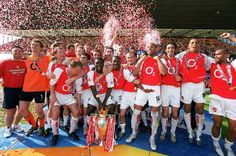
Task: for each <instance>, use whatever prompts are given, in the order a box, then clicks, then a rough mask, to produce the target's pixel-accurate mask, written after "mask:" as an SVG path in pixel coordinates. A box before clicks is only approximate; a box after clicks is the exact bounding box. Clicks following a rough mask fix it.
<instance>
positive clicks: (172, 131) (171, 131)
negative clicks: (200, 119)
mask: <svg viewBox="0 0 236 156" xmlns="http://www.w3.org/2000/svg"><path fill="white" fill-rule="evenodd" d="M178 122H179V120H178V119H177V120H175V119H174V118H171V129H170V133H171V134H172V135H175V131H176V128H177V126H178Z"/></svg>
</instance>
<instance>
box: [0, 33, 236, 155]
mask: <svg viewBox="0 0 236 156" xmlns="http://www.w3.org/2000/svg"><path fill="white" fill-rule="evenodd" d="M118 37H119V36H118V34H117V33H115V34H114V35H113V36H112V37H111V36H110V38H111V39H110V40H109V42H107V43H101V42H98V43H94V45H95V46H94V47H92V46H88V45H82V44H80V43H79V42H76V43H70V44H67V45H65V43H63V40H56V41H54V43H53V44H51V45H50V48H48V49H47V50H46V51H45V45H44V44H45V43H44V42H43V41H42V40H41V39H38V38H33V39H32V40H31V41H30V45H28V46H29V47H30V50H29V51H30V52H28V51H27V52H26V51H25V49H24V48H23V47H21V46H19V45H13V46H12V47H11V49H10V51H11V54H12V59H7V60H3V61H1V62H0V78H2V87H3V97H4V98H3V105H2V107H3V108H4V110H5V112H6V116H5V126H6V128H5V130H4V133H3V134H2V135H3V136H4V137H5V138H9V137H11V136H12V133H13V132H22V127H21V126H20V122H21V120H23V119H24V120H25V121H27V122H28V124H29V125H30V128H29V129H28V130H27V131H26V132H25V137H31V136H32V135H39V136H41V137H50V138H51V139H50V146H56V145H57V143H58V142H63V140H62V139H61V138H60V134H59V129H62V130H63V131H65V132H66V133H68V137H69V138H71V139H72V140H74V141H79V140H80V137H79V136H78V133H77V131H78V129H80V128H81V129H83V130H82V133H83V135H84V136H85V138H86V144H87V146H90V145H92V144H96V145H101V146H104V149H105V150H106V151H112V150H113V147H114V146H115V145H117V141H119V140H120V139H122V138H125V142H126V144H129V143H131V142H134V141H137V142H138V141H141V140H139V133H140V128H139V127H140V123H141V122H142V126H143V128H144V129H146V130H147V129H148V130H149V131H148V132H150V134H148V135H149V137H150V138H149V146H150V150H153V151H156V150H157V151H158V144H156V140H157V139H160V140H161V141H164V140H166V139H169V140H170V141H171V143H173V144H174V143H176V142H181V141H182V142H188V143H189V144H196V145H197V146H202V144H203V140H202V137H203V136H202V130H203V125H204V120H205V117H204V104H205V97H204V94H205V89H206V88H210V92H211V94H210V104H209V113H210V114H211V115H212V117H213V126H212V128H211V137H212V142H213V147H214V150H215V152H216V154H217V155H220V156H223V155H224V153H223V150H225V151H226V153H227V155H228V156H233V155H234V152H233V150H232V148H231V147H232V145H233V144H234V142H235V140H236V135H235V134H236V109H235V103H236V60H234V59H232V58H231V57H230V55H231V51H230V50H229V49H227V48H225V47H223V48H221V47H220V48H216V50H215V51H214V53H213V54H212V55H211V56H210V55H207V54H205V53H203V52H202V50H201V45H200V42H199V39H198V38H191V39H189V40H188V45H187V49H185V50H184V51H180V49H179V47H178V45H177V44H176V42H175V40H172V41H170V42H166V43H165V45H163V44H162V43H161V39H160V33H159V32H158V31H157V30H155V29H154V30H151V31H149V32H147V33H146V34H144V38H143V41H144V43H145V44H144V45H145V47H144V49H143V50H136V49H135V48H134V47H132V46H131V45H129V47H128V46H122V45H116V46H114V45H115V44H114V42H115V40H117V38H118ZM219 37H220V38H222V39H229V40H231V41H232V42H234V43H236V38H235V37H233V35H231V34H230V33H228V32H222V34H221V35H220V36H219ZM162 47H164V48H162ZM88 49H89V50H88ZM193 103H194V105H193ZM31 105H34V106H33V109H34V112H35V114H33V112H32V106H31ZM180 107H183V110H184V114H183V117H184V121H185V124H186V130H185V129H181V131H187V133H186V135H187V136H186V140H178V139H177V137H176V136H177V135H178V133H176V129H177V127H178V123H179V115H180ZM146 108H149V111H150V121H149V120H147V116H148V114H146V111H145V109H146ZM45 110H46V111H45ZM192 110H194V111H195V114H192ZM193 115H195V117H196V128H193V127H192V125H191V122H192V119H191V118H192V116H193ZM224 117H225V118H226V119H227V123H228V129H227V133H226V137H225V140H224V146H223V147H222V146H221V145H220V143H219V140H220V138H221V127H222V122H223V118H224ZM127 127H131V133H127V132H126V129H127ZM169 127H170V128H169ZM158 129H161V133H160V135H159V134H158V135H157V131H158ZM169 129H170V130H169ZM168 131H169V132H168ZM36 132H37V134H36ZM167 133H169V134H170V135H166V134H167ZM167 136H168V137H167ZM169 136H170V137H169Z"/></svg>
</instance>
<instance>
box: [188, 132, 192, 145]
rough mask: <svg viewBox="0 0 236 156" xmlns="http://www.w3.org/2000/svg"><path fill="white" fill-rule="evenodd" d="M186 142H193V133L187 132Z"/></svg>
mask: <svg viewBox="0 0 236 156" xmlns="http://www.w3.org/2000/svg"><path fill="white" fill-rule="evenodd" d="M188 142H189V143H190V144H192V143H193V134H192V133H189V134H188Z"/></svg>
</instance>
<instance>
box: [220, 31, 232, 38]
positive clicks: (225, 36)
mask: <svg viewBox="0 0 236 156" xmlns="http://www.w3.org/2000/svg"><path fill="white" fill-rule="evenodd" d="M230 36H231V34H230V33H227V32H224V33H223V34H221V35H220V37H221V38H229V37H230Z"/></svg>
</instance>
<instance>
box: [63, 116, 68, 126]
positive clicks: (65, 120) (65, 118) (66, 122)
mask: <svg viewBox="0 0 236 156" xmlns="http://www.w3.org/2000/svg"><path fill="white" fill-rule="evenodd" d="M68 120H69V116H63V126H67V124H68Z"/></svg>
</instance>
